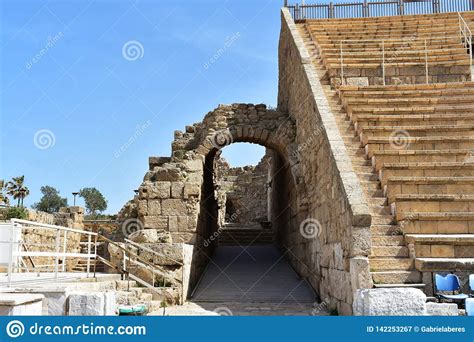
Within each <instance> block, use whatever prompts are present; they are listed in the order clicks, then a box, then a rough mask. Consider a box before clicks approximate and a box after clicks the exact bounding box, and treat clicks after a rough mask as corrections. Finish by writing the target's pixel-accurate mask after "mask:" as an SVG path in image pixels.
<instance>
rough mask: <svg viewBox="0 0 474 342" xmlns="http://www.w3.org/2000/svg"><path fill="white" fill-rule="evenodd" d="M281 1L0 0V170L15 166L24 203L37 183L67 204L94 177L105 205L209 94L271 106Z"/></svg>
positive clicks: (200, 111)
mask: <svg viewBox="0 0 474 342" xmlns="http://www.w3.org/2000/svg"><path fill="white" fill-rule="evenodd" d="M282 3H283V1H282V0H258V1H257V0H229V1H223V0H221V1H218V0H192V1H191V0H173V1H171V0H153V1H152V0H139V1H126V0H92V1H91V0H82V1H79V0H62V1H56V0H51V1H44V0H43V1H40V0H2V1H1V13H2V17H1V18H0V19H1V21H0V22H1V26H0V28H1V35H0V37H1V41H0V46H1V48H0V51H1V61H0V62H1V77H2V78H1V101H2V102H1V122H0V124H1V137H2V141H1V148H2V149H1V150H0V153H1V160H0V161H1V165H0V166H1V168H0V178H4V179H7V180H8V179H10V178H11V177H13V176H17V175H22V174H24V175H25V176H26V183H27V186H28V187H29V188H30V191H31V195H30V196H29V197H28V198H27V199H26V200H25V204H26V205H28V206H29V205H31V204H32V203H34V202H36V201H38V199H39V198H40V191H39V189H40V187H41V186H42V185H51V186H54V187H56V188H58V189H59V190H60V192H61V194H62V195H63V196H67V197H68V199H69V202H70V203H71V202H72V200H71V197H72V196H71V195H70V194H71V192H72V191H75V190H78V189H80V188H82V187H90V186H92V187H97V188H98V189H99V190H100V191H102V192H103V194H104V195H105V196H106V198H107V199H108V201H109V209H108V210H107V212H108V213H116V212H117V211H118V210H119V209H120V208H121V206H122V205H123V204H124V203H125V202H126V201H127V200H129V199H130V198H131V197H132V196H133V189H136V188H137V187H138V186H139V184H140V183H141V181H142V178H143V176H144V174H145V172H146V170H147V161H148V156H151V155H157V156H160V155H161V156H169V154H170V143H171V141H172V139H173V132H174V131H175V130H182V129H183V128H184V126H185V125H187V124H190V123H193V122H197V121H201V119H202V117H203V116H204V115H205V114H206V113H207V112H208V111H210V110H212V109H213V108H215V107H216V106H217V105H218V104H219V103H232V102H245V103H247V102H253V103H262V102H263V103H267V104H269V105H273V106H274V105H276V97H277V84H278V82H277V79H278V65H277V47H278V35H279V30H280V13H279V9H280V7H281V5H282ZM127 42H129V44H128V45H127ZM130 42H131V43H130ZM136 42H138V44H137V43H136ZM125 45H126V46H125ZM127 46H130V49H127ZM134 47H136V48H137V49H136V50H135V52H138V54H137V55H135V54H133V52H134ZM222 49H224V50H225V52H224V53H222V52H220V53H219V50H221V51H222ZM215 55H217V58H213V56H215ZM236 146H238V145H236ZM227 149H228V151H225V152H224V154H225V156H226V157H227V159H229V160H230V161H231V163H232V164H234V165H245V164H253V163H255V162H257V161H258V160H259V158H260V157H261V155H262V148H260V147H257V146H253V147H250V149H246V150H242V148H240V147H232V148H231V147H229V148H227Z"/></svg>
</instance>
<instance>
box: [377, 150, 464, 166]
mask: <svg viewBox="0 0 474 342" xmlns="http://www.w3.org/2000/svg"><path fill="white" fill-rule="evenodd" d="M471 156H472V151H471V150H470V149H447V150H444V149H443V150H422V151H421V150H384V151H374V152H373V156H372V165H373V166H374V167H375V170H376V171H380V169H381V168H382V167H383V165H384V164H387V163H434V162H467V161H468V160H469V158H471Z"/></svg>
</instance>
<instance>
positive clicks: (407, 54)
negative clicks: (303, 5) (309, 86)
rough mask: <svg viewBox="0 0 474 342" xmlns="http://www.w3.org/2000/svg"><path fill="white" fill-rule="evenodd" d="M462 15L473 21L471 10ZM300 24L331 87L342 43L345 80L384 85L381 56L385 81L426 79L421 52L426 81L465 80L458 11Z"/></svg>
mask: <svg viewBox="0 0 474 342" xmlns="http://www.w3.org/2000/svg"><path fill="white" fill-rule="evenodd" d="M463 15H464V18H465V19H466V20H467V21H469V22H470V21H472V20H474V15H473V14H472V13H471V12H466V13H464V14H463ZM304 24H305V25H306V28H307V30H308V32H309V34H310V35H311V37H312V39H313V40H314V41H315V42H317V45H318V48H319V51H320V53H321V57H322V58H323V63H324V65H325V66H326V68H327V70H328V73H329V76H330V78H331V83H332V84H333V85H336V86H337V85H339V83H340V82H341V79H340V77H341V47H342V62H343V63H342V64H343V66H344V79H345V82H346V84H359V85H360V84H365V83H367V84H369V85H374V84H383V77H382V76H383V71H382V67H381V65H382V61H383V60H384V61H385V81H386V82H387V84H399V83H422V82H426V67H425V58H426V56H427V58H428V72H429V82H453V81H466V80H468V75H469V74H470V66H469V63H470V60H469V58H468V54H467V53H466V49H465V48H464V47H463V45H462V44H461V40H460V38H459V18H458V15H457V13H449V14H438V15H418V16H402V17H381V18H356V19H350V20H347V19H328V20H306V21H304ZM425 44H426V50H427V54H426V53H425ZM382 51H384V52H382Z"/></svg>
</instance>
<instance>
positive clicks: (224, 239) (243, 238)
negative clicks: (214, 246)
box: [218, 223, 274, 246]
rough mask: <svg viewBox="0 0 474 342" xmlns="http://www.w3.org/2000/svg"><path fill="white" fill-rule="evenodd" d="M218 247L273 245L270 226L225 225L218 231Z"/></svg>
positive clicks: (250, 224) (272, 233)
mask: <svg viewBox="0 0 474 342" xmlns="http://www.w3.org/2000/svg"><path fill="white" fill-rule="evenodd" d="M218 239H219V240H218V241H219V243H218V244H219V246H253V245H271V244H273V243H274V232H273V230H272V229H271V227H270V226H268V227H267V225H262V224H258V223H226V224H224V226H223V227H222V228H221V230H220V231H219V238H218Z"/></svg>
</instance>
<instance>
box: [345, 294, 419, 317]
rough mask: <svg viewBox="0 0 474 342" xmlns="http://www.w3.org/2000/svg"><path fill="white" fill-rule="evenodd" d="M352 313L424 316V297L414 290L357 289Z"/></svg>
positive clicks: (359, 314) (358, 314)
mask: <svg viewBox="0 0 474 342" xmlns="http://www.w3.org/2000/svg"><path fill="white" fill-rule="evenodd" d="M353 311H354V315H355V316H424V315H426V295H425V294H424V293H423V292H422V291H421V290H419V289H415V288H379V289H359V290H357V292H356V294H355V298H354V302H353Z"/></svg>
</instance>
